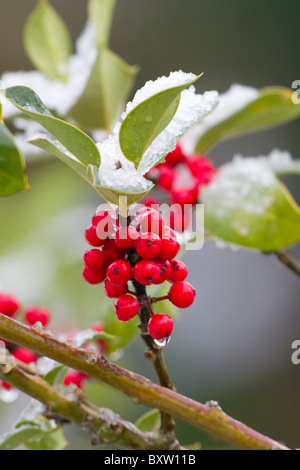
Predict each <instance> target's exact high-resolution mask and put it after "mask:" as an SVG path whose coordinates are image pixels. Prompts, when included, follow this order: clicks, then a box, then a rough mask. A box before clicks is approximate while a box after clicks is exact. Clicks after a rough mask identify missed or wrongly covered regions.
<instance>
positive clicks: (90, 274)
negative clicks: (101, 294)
mask: <svg viewBox="0 0 300 470" xmlns="http://www.w3.org/2000/svg"><path fill="white" fill-rule="evenodd" d="M82 275H83V277H84V279H85V280H86V282H88V283H89V284H100V283H101V282H103V281H104V279H105V277H106V273H105V269H99V271H92V270H91V269H89V268H87V267H85V268H84V269H83V271H82Z"/></svg>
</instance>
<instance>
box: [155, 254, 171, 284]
mask: <svg viewBox="0 0 300 470" xmlns="http://www.w3.org/2000/svg"><path fill="white" fill-rule="evenodd" d="M152 261H154V263H156V264H157V266H158V267H159V269H160V276H159V278H158V280H157V281H155V282H153V284H162V283H163V282H165V281H166V280H167V279H168V277H169V275H170V272H171V264H170V261H167V260H162V259H159V258H154V259H153V260H152Z"/></svg>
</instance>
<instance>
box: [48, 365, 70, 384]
mask: <svg viewBox="0 0 300 470" xmlns="http://www.w3.org/2000/svg"><path fill="white" fill-rule="evenodd" d="M67 370H68V368H67V366H64V365H62V364H59V365H58V366H56V367H54V368H53V369H52V370H50V371H49V372H48V373H47V374H46V375H45V376H44V380H46V382H48V384H50V385H54V384H57V383H62V382H63V380H64V378H65V375H66V373H67Z"/></svg>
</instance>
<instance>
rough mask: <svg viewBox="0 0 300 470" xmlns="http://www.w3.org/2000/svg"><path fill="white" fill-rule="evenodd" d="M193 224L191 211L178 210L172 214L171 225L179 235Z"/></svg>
mask: <svg viewBox="0 0 300 470" xmlns="http://www.w3.org/2000/svg"><path fill="white" fill-rule="evenodd" d="M190 224H191V211H189V210H188V211H187V210H182V211H181V210H178V211H172V212H171V213H170V225H171V227H172V228H173V229H174V230H176V232H178V233H182V232H184V231H185V230H187V229H188V228H189V226H190Z"/></svg>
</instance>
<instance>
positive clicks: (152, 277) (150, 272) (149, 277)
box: [133, 260, 160, 286]
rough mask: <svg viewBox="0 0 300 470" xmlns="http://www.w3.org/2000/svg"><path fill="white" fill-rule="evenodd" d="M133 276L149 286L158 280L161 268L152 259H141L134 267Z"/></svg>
mask: <svg viewBox="0 0 300 470" xmlns="http://www.w3.org/2000/svg"><path fill="white" fill-rule="evenodd" d="M133 277H134V279H135V280H136V281H138V282H139V283H140V284H143V285H144V286H149V285H150V284H154V283H155V282H156V281H158V279H159V277H160V268H159V267H158V265H157V264H156V263H154V262H153V261H151V260H141V261H139V262H138V263H136V264H135V265H134V267H133Z"/></svg>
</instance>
